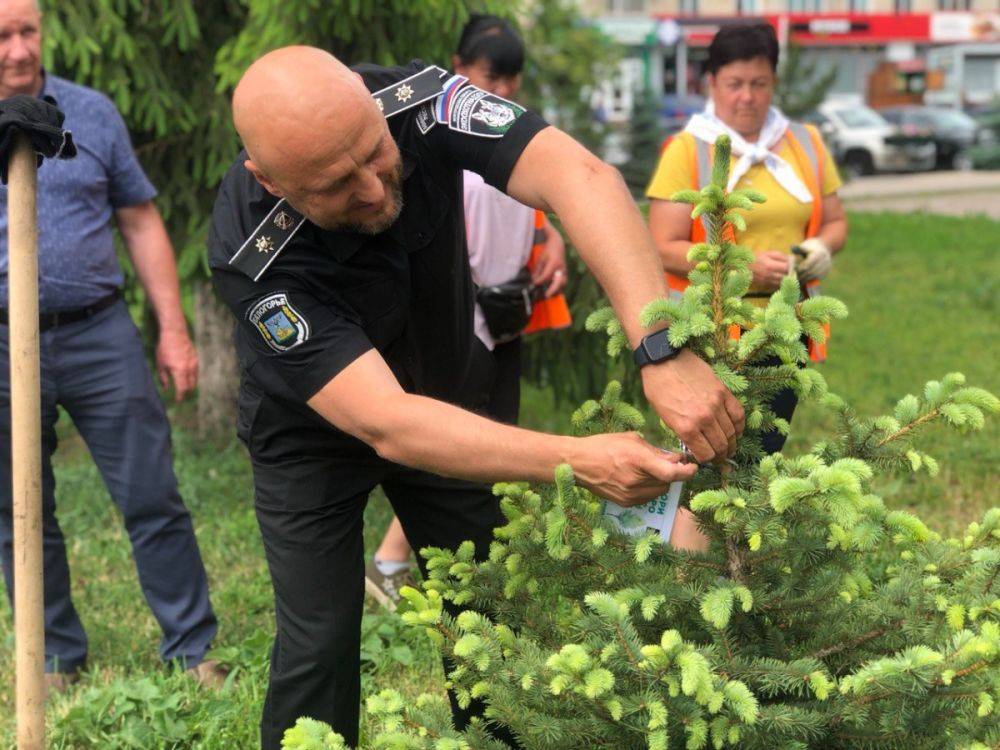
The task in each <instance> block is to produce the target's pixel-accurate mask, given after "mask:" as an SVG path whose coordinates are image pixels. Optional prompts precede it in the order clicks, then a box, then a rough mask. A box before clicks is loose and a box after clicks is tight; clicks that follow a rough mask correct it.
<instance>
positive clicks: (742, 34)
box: [708, 23, 778, 75]
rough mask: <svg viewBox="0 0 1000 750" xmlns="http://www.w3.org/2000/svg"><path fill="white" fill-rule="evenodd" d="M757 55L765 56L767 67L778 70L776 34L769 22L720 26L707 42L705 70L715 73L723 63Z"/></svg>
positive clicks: (751, 58)
mask: <svg viewBox="0 0 1000 750" xmlns="http://www.w3.org/2000/svg"><path fill="white" fill-rule="evenodd" d="M757 57H763V58H766V59H767V61H768V62H769V63H771V70H773V71H777V70H778V35H777V34H775V33H774V27H773V26H771V24H769V23H754V24H746V23H740V24H733V25H731V26H723V27H722V28H721V29H719V31H718V33H717V34H716V35H715V37H714V38H713V39H712V43H711V44H710V45H708V72H709V73H711V74H712V75H715V74H716V73H718V72H719V69H720V68H721V67H723V66H724V65H728V64H729V63H731V62H736V61H737V60H753V59H754V58H757Z"/></svg>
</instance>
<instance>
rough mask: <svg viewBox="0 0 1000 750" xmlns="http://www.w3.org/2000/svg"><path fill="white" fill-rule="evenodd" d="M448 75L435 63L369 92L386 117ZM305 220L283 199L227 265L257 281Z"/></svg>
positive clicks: (429, 95)
mask: <svg viewBox="0 0 1000 750" xmlns="http://www.w3.org/2000/svg"><path fill="white" fill-rule="evenodd" d="M447 77H448V73H447V71H445V70H444V69H442V68H439V67H438V66H437V65H429V66H428V67H426V68H424V69H423V70H422V71H420V72H419V73H415V74H414V75H412V76H410V77H409V78H404V79H403V80H402V81H397V82H396V83H394V84H392V85H391V86H386V87H385V88H384V89H379V90H378V91H376V92H375V93H373V94H372V98H373V99H374V100H375V103H376V104H378V108H379V109H380V110H381V111H382V114H383V115H384V116H385V117H386V118H389V117H392V116H393V115H398V114H399V113H400V112H405V111H406V110H408V109H412V108H413V107H416V106H417V105H418V104H423V103H424V102H426V101H427V100H429V99H433V98H434V97H435V96H438V95H439V94H440V93H441V91H442V89H443V87H444V83H445V79H446V78H447ZM305 221H306V219H305V217H304V216H303V215H302V214H300V213H299V212H298V211H296V210H295V209H294V208H292V207H291V206H290V205H289V204H288V201H286V200H285V199H284V198H282V199H281V200H280V201H278V203H277V204H276V205H275V206H274V208H272V209H271V210H270V212H269V213H268V214H267V216H265V217H264V220H263V221H261V222H260V224H258V225H257V228H256V229H254V230H253V233H252V234H251V235H250V236H249V237H248V238H247V240H246V242H244V243H243V245H242V246H241V247H240V249H239V250H237V251H236V254H235V255H234V256H233V257H232V258H230V260H229V265H231V266H233V267H235V268H238V269H239V270H240V271H242V272H243V273H245V274H246V275H247V276H249V277H250V278H251V279H253V280H254V281H257V280H258V279H260V277H261V276H263V275H264V272H265V271H266V270H267V268H268V266H270V265H271V264H272V263H273V262H274V261H275V259H276V258H277V257H278V255H279V254H280V253H281V251H282V250H284V249H285V246H286V245H287V244H288V243H289V242H290V241H291V239H292V237H294V236H295V233H296V232H298V231H299V229H300V228H301V227H302V225H303V224H304V223H305Z"/></svg>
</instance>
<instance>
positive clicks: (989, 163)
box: [966, 111, 1000, 169]
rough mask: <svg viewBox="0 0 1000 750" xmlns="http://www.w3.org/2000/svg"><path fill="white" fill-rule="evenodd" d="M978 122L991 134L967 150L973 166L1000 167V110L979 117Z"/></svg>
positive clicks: (975, 167) (980, 167) (976, 167)
mask: <svg viewBox="0 0 1000 750" xmlns="http://www.w3.org/2000/svg"><path fill="white" fill-rule="evenodd" d="M976 122H977V123H978V124H979V127H981V128H983V129H984V130H985V131H986V132H987V133H989V134H990V135H989V136H988V137H986V138H980V139H979V142H978V143H977V144H976V145H975V146H971V147H970V148H969V150H968V151H967V152H966V155H967V156H968V159H969V162H970V164H971V166H972V168H973V169H1000V111H995V112H993V113H992V114H986V115H982V116H980V117H977V118H976Z"/></svg>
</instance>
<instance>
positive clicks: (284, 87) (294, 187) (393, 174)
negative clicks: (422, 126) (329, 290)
mask: <svg viewBox="0 0 1000 750" xmlns="http://www.w3.org/2000/svg"><path fill="white" fill-rule="evenodd" d="M233 122H234V124H235V125H236V130H237V132H239V134H240V138H241V139H242V141H243V145H244V146H245V147H246V150H247V154H248V155H249V157H250V158H249V160H248V161H247V162H246V166H247V168H248V169H249V170H250V171H251V172H252V173H253V174H254V176H255V177H256V178H257V180H258V181H259V182H260V183H261V184H262V185H263V186H264V187H265V188H266V189H267V190H269V191H270V192H271V193H273V194H275V195H279V196H281V197H285V198H287V199H288V201H289V202H290V203H291V204H292V205H293V206H295V208H297V209H299V210H300V211H302V212H303V213H304V214H305V215H306V216H307V217H308V218H309V219H311V220H312V221H313V222H314V223H316V224H318V225H320V226H323V227H326V228H333V227H335V226H336V227H341V226H351V227H355V228H360V229H362V230H365V231H381V229H382V228H384V227H382V224H383V223H384V222H385V220H387V219H394V218H395V216H396V215H398V213H399V205H395V204H398V203H399V200H395V201H392V200H388V199H389V198H392V197H393V195H394V196H395V197H396V198H397V199H398V193H399V185H398V182H399V172H400V165H399V151H398V149H397V148H396V145H395V142H394V141H393V140H392V137H391V135H390V134H389V130H388V126H387V125H386V122H385V118H384V117H383V116H382V113H381V111H380V110H379V108H378V106H377V105H376V104H375V101H374V100H373V99H372V97H371V94H370V93H369V91H368V89H367V88H366V87H365V85H364V82H363V81H362V79H361V77H360V76H359V75H358V74H357V73H354V72H352V71H351V70H350V69H349V68H348V67H347V66H345V65H344V64H343V63H341V62H340V61H339V60H337V58H335V57H334V56H333V55H331V54H329V53H328V52H325V51H323V50H320V49H316V48H315V47H284V48H282V49H278V50H275V51H273V52H269V53H268V54H266V55H264V56H263V57H261V58H260V59H259V60H257V61H256V62H254V63H253V64H252V65H251V66H250V67H249V68H248V69H247V71H246V73H244V74H243V77H242V78H241V79H240V82H239V84H238V85H237V86H236V90H235V92H234V93H233ZM376 157H377V158H376ZM377 183H379V184H377ZM324 193H325V194H326V195H327V197H328V198H329V199H328V200H326V201H325V202H323V201H322V194H324ZM390 193H392V194H393V195H389V194H390ZM389 204H394V205H392V206H390V205H389ZM390 208H391V210H390ZM369 214H371V216H369ZM390 214H391V215H390ZM378 217H381V218H378ZM389 223H391V220H390V221H389Z"/></svg>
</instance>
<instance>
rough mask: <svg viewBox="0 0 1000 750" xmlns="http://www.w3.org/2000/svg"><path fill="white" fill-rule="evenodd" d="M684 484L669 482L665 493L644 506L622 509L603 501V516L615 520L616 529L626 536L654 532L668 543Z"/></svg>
mask: <svg viewBox="0 0 1000 750" xmlns="http://www.w3.org/2000/svg"><path fill="white" fill-rule="evenodd" d="M683 489H684V482H671V483H670V487H669V488H668V489H667V491H666V493H664V494H662V495H660V496H659V497H657V498H655V499H653V500H650V501H649V502H648V503H646V504H645V505H636V506H634V507H632V508H623V507H621V506H620V505H615V503H613V502H611V501H610V500H605V501H604V515H606V516H609V517H611V518H613V519H615V522H616V523H617V524H618V528H620V529H621V530H622V531H624V532H625V533H626V534H632V535H638V534H645V533H646V532H648V531H655V532H656V533H657V534H659V535H660V539H661V541H663V542H664V543H666V542H669V541H670V532H671V531H673V528H674V519H675V518H676V517H677V507H678V505H679V504H680V501H681V491H682V490H683Z"/></svg>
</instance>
